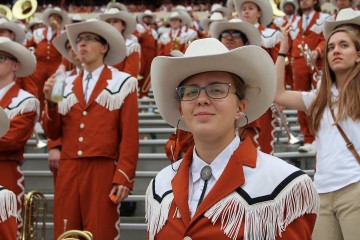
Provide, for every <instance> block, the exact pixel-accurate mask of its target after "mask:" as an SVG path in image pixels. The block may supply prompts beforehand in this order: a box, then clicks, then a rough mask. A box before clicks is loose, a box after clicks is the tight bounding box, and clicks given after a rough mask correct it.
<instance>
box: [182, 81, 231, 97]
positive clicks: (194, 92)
mask: <svg viewBox="0 0 360 240" xmlns="http://www.w3.org/2000/svg"><path fill="white" fill-rule="evenodd" d="M230 86H231V84H230V83H212V84H210V85H207V86H206V87H199V86H195V85H185V86H181V87H178V88H176V91H177V93H178V95H179V98H180V100H181V101H191V100H194V99H196V98H197V97H198V96H199V95H200V92H201V90H202V89H204V90H205V93H206V95H207V96H208V97H209V98H212V99H222V98H226V97H227V95H229V90H230ZM234 94H236V93H235V91H234Z"/></svg>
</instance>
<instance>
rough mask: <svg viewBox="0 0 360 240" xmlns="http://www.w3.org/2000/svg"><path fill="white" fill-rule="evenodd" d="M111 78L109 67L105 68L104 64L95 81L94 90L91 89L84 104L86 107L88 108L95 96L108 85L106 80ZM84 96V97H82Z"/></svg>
mask: <svg viewBox="0 0 360 240" xmlns="http://www.w3.org/2000/svg"><path fill="white" fill-rule="evenodd" d="M109 79H112V73H111V71H110V69H108V68H107V66H106V65H105V66H104V69H103V70H102V72H101V74H100V77H99V80H98V81H97V82H96V84H95V87H94V90H93V91H92V93H91V95H90V98H89V101H88V103H87V105H86V108H89V106H90V105H91V104H92V103H93V102H94V100H95V99H96V98H97V96H98V95H99V94H100V93H101V92H102V91H103V90H104V88H105V87H106V86H107V85H108V83H107V80H109ZM83 98H84V97H83Z"/></svg>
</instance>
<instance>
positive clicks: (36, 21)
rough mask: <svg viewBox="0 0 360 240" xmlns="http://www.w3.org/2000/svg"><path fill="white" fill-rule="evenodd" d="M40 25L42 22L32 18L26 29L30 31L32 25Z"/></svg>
mask: <svg viewBox="0 0 360 240" xmlns="http://www.w3.org/2000/svg"><path fill="white" fill-rule="evenodd" d="M41 23H43V21H42V20H40V19H38V18H36V17H34V18H32V19H31V20H30V22H29V26H28V27H29V29H31V28H32V27H33V26H34V25H36V24H41Z"/></svg>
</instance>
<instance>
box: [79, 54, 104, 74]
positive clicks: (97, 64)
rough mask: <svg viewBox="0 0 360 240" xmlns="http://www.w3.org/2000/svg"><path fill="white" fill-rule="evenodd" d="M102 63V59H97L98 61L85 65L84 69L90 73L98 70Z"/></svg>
mask: <svg viewBox="0 0 360 240" xmlns="http://www.w3.org/2000/svg"><path fill="white" fill-rule="evenodd" d="M103 64H104V62H103V61H102V58H99V60H98V61H96V62H93V63H85V66H84V68H85V69H86V71H88V72H89V73H92V72H93V71H94V70H96V69H97V68H99V67H100V66H101V65H103Z"/></svg>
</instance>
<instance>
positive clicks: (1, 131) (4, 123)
mask: <svg viewBox="0 0 360 240" xmlns="http://www.w3.org/2000/svg"><path fill="white" fill-rule="evenodd" d="M9 127H10V121H9V118H8V116H7V115H6V113H5V112H4V110H3V109H2V108H1V107H0V138H1V137H2V136H4V135H5V134H6V132H7V131H8V130H9Z"/></svg>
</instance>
